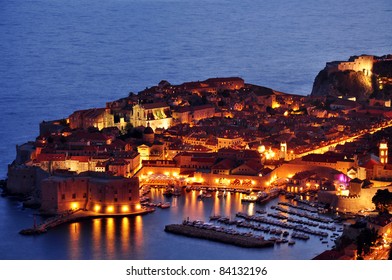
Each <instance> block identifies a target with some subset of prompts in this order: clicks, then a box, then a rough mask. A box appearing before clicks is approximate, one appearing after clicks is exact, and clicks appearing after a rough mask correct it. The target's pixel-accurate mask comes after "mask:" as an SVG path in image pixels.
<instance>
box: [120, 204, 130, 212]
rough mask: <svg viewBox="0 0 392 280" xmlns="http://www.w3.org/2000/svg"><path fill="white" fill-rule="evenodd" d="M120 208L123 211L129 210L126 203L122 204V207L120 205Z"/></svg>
mask: <svg viewBox="0 0 392 280" xmlns="http://www.w3.org/2000/svg"><path fill="white" fill-rule="evenodd" d="M121 210H122V211H123V212H129V207H128V206H127V205H124V206H123V207H121Z"/></svg>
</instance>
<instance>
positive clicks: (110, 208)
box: [106, 206, 114, 213]
mask: <svg viewBox="0 0 392 280" xmlns="http://www.w3.org/2000/svg"><path fill="white" fill-rule="evenodd" d="M106 210H107V211H108V212H109V213H113V212H114V207H113V206H108V208H107V209H106Z"/></svg>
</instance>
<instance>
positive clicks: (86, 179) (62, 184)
mask: <svg viewBox="0 0 392 280" xmlns="http://www.w3.org/2000/svg"><path fill="white" fill-rule="evenodd" d="M41 185H42V194H41V196H42V204H41V210H42V211H44V212H47V213H53V214H56V213H61V212H64V211H68V210H78V209H82V210H89V211H94V212H99V213H113V214H115V213H124V210H125V209H128V210H129V211H134V210H136V208H137V207H138V205H139V202H140V201H139V180H138V178H137V177H135V178H122V177H115V176H109V175H107V174H102V173H96V172H85V173H83V174H80V175H77V176H69V175H68V176H67V175H64V176H52V177H49V178H47V179H45V180H43V181H42V184H41Z"/></svg>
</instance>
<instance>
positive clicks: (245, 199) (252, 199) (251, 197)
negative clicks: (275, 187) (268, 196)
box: [241, 195, 257, 202]
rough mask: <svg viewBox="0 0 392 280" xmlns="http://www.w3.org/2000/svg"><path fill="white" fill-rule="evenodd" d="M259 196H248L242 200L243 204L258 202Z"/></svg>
mask: <svg viewBox="0 0 392 280" xmlns="http://www.w3.org/2000/svg"><path fill="white" fill-rule="evenodd" d="M256 200H257V196H254V195H247V196H244V197H243V198H241V202H256Z"/></svg>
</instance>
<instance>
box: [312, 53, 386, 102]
mask: <svg viewBox="0 0 392 280" xmlns="http://www.w3.org/2000/svg"><path fill="white" fill-rule="evenodd" d="M361 57H362V58H365V59H369V56H361ZM361 57H357V56H355V57H350V59H349V61H348V63H347V62H332V63H327V66H326V67H325V68H324V69H323V70H321V71H320V72H319V73H318V75H317V76H316V78H315V80H314V83H313V89H312V94H311V95H312V96H326V95H332V96H350V97H356V98H357V100H358V101H361V100H363V101H366V100H368V99H369V97H371V98H377V99H385V100H387V99H392V55H385V56H382V57H376V56H371V57H372V58H373V59H374V60H373V61H372V62H371V64H372V65H371V66H370V67H372V68H371V70H370V69H369V71H368V72H366V71H365V70H364V71H362V70H358V69H357V71H353V70H345V71H340V70H338V69H337V68H336V65H337V64H340V65H343V69H344V66H345V64H346V65H347V64H349V63H353V64H351V66H349V67H351V69H354V70H355V69H356V68H359V69H362V67H363V68H364V69H365V68H366V67H369V65H366V64H365V63H364V62H363V61H364V59H362V60H361ZM361 63H363V64H361ZM358 65H360V66H358ZM346 67H347V66H346ZM346 69H347V68H346ZM349 69H350V68H349ZM369 72H370V73H371V74H370V75H365V73H369Z"/></svg>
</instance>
